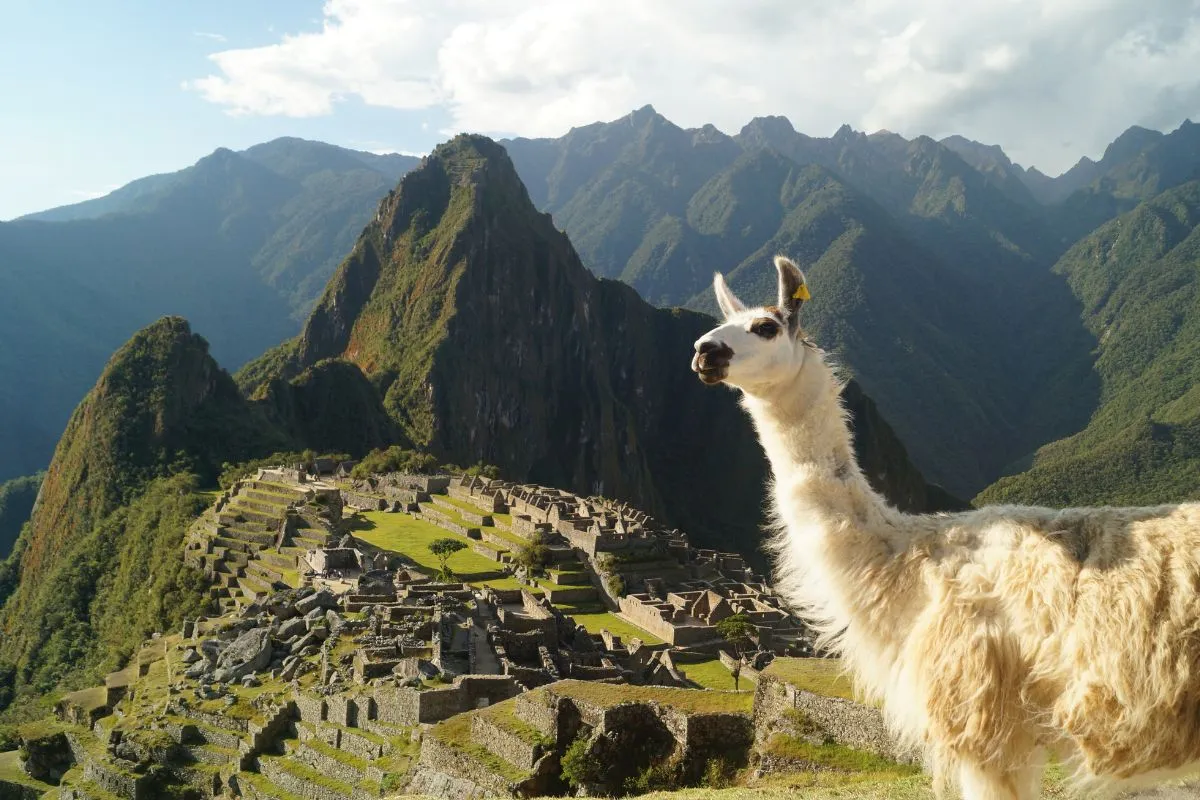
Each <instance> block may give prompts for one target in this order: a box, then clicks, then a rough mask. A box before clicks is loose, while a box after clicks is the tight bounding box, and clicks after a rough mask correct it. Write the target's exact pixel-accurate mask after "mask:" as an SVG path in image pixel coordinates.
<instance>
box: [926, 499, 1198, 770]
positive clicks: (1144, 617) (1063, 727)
mask: <svg viewBox="0 0 1200 800" xmlns="http://www.w3.org/2000/svg"><path fill="white" fill-rule="evenodd" d="M1010 510H1011V511H1015V512H1018V513H1015V514H1013V515H1012V516H1010V517H1008V518H1003V517H1002V516H999V515H997V516H996V517H993V514H994V511H992V510H989V509H983V510H980V511H979V512H976V513H977V514H978V515H979V516H978V517H977V518H976V522H978V523H980V525H979V526H978V527H975V528H974V535H975V536H976V537H977V541H976V544H977V545H978V546H977V547H976V548H975V549H974V551H973V555H972V557H971V558H970V559H969V560H968V561H967V562H965V563H964V564H963V565H962V568H961V569H959V570H956V571H955V572H956V574H955V575H954V577H953V587H950V586H947V587H946V591H947V600H948V603H947V607H946V608H943V609H942V610H941V612H940V613H941V614H942V615H943V619H942V622H941V623H940V624H939V627H940V632H939V633H938V634H937V635H936V640H937V641H940V642H943V643H944V642H956V643H960V644H958V645H956V646H955V647H953V648H951V649H957V650H959V652H954V653H943V654H942V655H941V656H940V657H939V661H940V662H941V663H942V665H943V667H945V666H947V665H948V664H949V662H951V661H955V660H957V661H959V662H960V663H961V664H962V667H960V668H958V672H959V673H960V674H959V675H958V676H957V679H956V678H955V677H954V676H953V675H949V676H945V677H942V678H931V680H933V681H937V682H942V685H943V688H944V690H945V691H947V692H949V693H950V694H951V695H952V696H960V697H959V699H962V700H965V701H966V702H967V703H968V705H973V706H974V710H975V711H976V712H977V713H981V714H984V715H985V716H990V715H999V716H998V717H993V723H992V724H990V725H986V726H983V727H984V728H986V729H988V730H990V731H992V733H994V734H996V735H998V736H1000V737H1009V738H1011V739H1012V740H1013V741H1018V742H1019V741H1021V740H1023V739H1027V738H1028V737H1030V736H1038V735H1039V734H1041V735H1049V734H1051V732H1052V731H1053V730H1055V729H1057V730H1058V731H1061V732H1064V733H1065V734H1066V736H1067V737H1069V739H1070V740H1071V743H1072V744H1073V746H1074V747H1075V748H1077V749H1078V751H1079V753H1080V755H1081V756H1082V759H1083V765H1084V767H1085V768H1086V769H1087V771H1089V772H1092V773H1094V774H1099V775H1105V776H1110V777H1121V778H1123V777H1129V776H1131V775H1133V774H1135V773H1138V772H1144V771H1147V770H1173V769H1177V768H1179V767H1181V766H1183V765H1185V764H1187V763H1189V762H1193V761H1196V760H1197V759H1200V503H1187V504H1180V505H1170V506H1158V507H1150V508H1096V509H1070V510H1065V511H1047V510H1045V509H1010ZM989 518H990V519H989ZM958 535H960V536H962V535H964V534H963V531H962V530H960V531H959V534H958ZM951 606H952V607H951ZM934 613H938V612H934ZM947 625H949V626H957V629H956V630H947V629H946V627H945V626H947ZM950 669H951V672H952V673H953V672H954V668H952V667H951V668H950ZM971 670H975V671H976V672H977V673H978V674H975V675H973V676H972V675H970V674H962V673H963V672H964V671H966V672H967V673H969V672H970V671H971ZM951 684H954V685H957V686H963V685H965V686H967V687H973V690H974V691H977V692H979V693H980V695H979V699H978V700H975V701H971V700H969V699H968V698H967V697H966V695H965V694H964V693H969V692H970V691H972V689H967V688H959V689H954V688H952V686H951ZM985 687H991V688H985ZM950 713H951V714H953V712H950ZM959 715H960V716H961V712H959ZM998 719H1015V720H1024V721H1025V722H1024V723H1022V724H1021V725H1015V724H1000V723H998V722H996V721H995V720H998ZM959 724H963V721H962V720H959ZM1039 729H1040V730H1039ZM964 730H965V728H964ZM988 746H990V747H992V748H1001V749H1002V748H1004V747H1005V745H1004V743H1003V742H1002V741H999V740H996V741H993V742H992V743H991V744H990V745H988Z"/></svg>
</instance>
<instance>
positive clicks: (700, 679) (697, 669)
mask: <svg viewBox="0 0 1200 800" xmlns="http://www.w3.org/2000/svg"><path fill="white" fill-rule="evenodd" d="M675 666H676V667H677V668H679V669H680V670H681V671H682V672H683V673H684V674H685V675H687V677H688V680H691V681H695V682H696V683H698V684H700V685H701V686H703V687H704V688H705V689H721V690H725V691H733V673H731V672H730V671H729V668H728V667H726V666H725V665H724V664H722V663H721V659H719V658H710V659H706V660H704V661H697V662H694V663H682V662H679V661H676V662H675ZM754 684H755V679H754V677H753V676H751V675H750V674H749V673H747V672H743V673H742V675H741V677H740V678H739V679H738V686H739V688H740V689H741V691H753V690H754Z"/></svg>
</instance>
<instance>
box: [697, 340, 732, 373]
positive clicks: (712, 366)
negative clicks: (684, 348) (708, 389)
mask: <svg viewBox="0 0 1200 800" xmlns="http://www.w3.org/2000/svg"><path fill="white" fill-rule="evenodd" d="M732 359H733V349H732V348H731V347H730V346H729V345H727V344H725V343H723V342H715V341H713V340H711V339H702V340H701V341H699V342H697V343H696V354H695V355H694V356H692V372H695V373H696V374H697V375H698V376H700V380H701V381H703V382H704V383H707V384H714V383H720V382H721V381H723V380H725V376H726V375H728V374H729V362H730V361H731V360H732Z"/></svg>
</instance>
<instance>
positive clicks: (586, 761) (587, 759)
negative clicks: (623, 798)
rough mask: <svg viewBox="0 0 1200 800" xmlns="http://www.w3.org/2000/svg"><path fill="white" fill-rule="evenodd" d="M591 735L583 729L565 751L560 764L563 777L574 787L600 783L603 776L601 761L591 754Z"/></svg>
mask: <svg viewBox="0 0 1200 800" xmlns="http://www.w3.org/2000/svg"><path fill="white" fill-rule="evenodd" d="M590 750H591V735H590V732H588V731H586V730H583V731H580V732H579V735H578V736H576V737H575V741H573V742H571V746H570V747H568V748H567V752H565V753H563V757H562V760H561V762H560V766H561V768H562V778H563V780H564V781H566V782H567V785H568V786H570V787H571V788H572V789H578V788H579V787H580V786H585V785H589V784H594V783H598V782H599V781H600V779H601V778H602V777H603V774H602V772H601V766H600V762H599V761H598V760H597V759H596V758H595V757H593V756H592V755H591V753H590V752H589V751H590Z"/></svg>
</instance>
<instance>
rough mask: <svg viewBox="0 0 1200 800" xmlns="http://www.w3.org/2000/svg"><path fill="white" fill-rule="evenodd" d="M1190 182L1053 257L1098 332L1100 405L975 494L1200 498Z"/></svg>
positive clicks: (1197, 281) (1198, 211)
mask: <svg viewBox="0 0 1200 800" xmlns="http://www.w3.org/2000/svg"><path fill="white" fill-rule="evenodd" d="M1197 263H1200V181H1191V182H1189V183H1186V184H1183V185H1182V186H1179V187H1178V188H1176V189H1172V190H1170V191H1167V192H1164V193H1163V194H1161V195H1159V196H1158V197H1155V198H1154V199H1152V200H1149V201H1147V202H1145V203H1143V204H1142V205H1140V206H1138V207H1137V208H1136V209H1135V210H1133V211H1131V212H1129V213H1128V214H1126V215H1124V216H1122V217H1120V218H1119V219H1116V220H1113V221H1112V222H1110V223H1108V224H1107V225H1104V226H1103V227H1101V228H1100V229H1098V230H1097V231H1096V232H1095V233H1093V234H1092V235H1090V236H1088V237H1087V238H1085V239H1083V240H1082V241H1080V242H1079V243H1078V244H1076V245H1075V246H1074V247H1072V248H1071V249H1070V250H1069V251H1068V252H1067V253H1066V255H1064V256H1063V257H1062V259H1061V260H1060V261H1059V262H1058V264H1057V265H1056V266H1055V268H1054V269H1055V272H1056V273H1057V274H1061V275H1063V276H1065V277H1066V279H1067V280H1068V281H1069V282H1070V285H1071V288H1072V290H1073V291H1074V292H1075V294H1076V295H1077V296H1078V297H1079V300H1080V302H1081V303H1082V305H1083V320H1084V322H1085V323H1086V325H1087V327H1088V329H1089V330H1090V331H1091V332H1092V333H1093V335H1095V337H1096V338H1097V340H1098V341H1099V345H1098V351H1097V358H1096V362H1095V370H1096V374H1097V375H1098V376H1099V379H1100V381H1101V384H1102V395H1101V400H1102V402H1101V404H1100V407H1099V408H1098V409H1097V410H1096V413H1095V414H1094V415H1093V416H1092V418H1091V421H1090V422H1089V423H1088V425H1087V427H1086V428H1084V429H1083V430H1082V431H1080V432H1079V433H1077V434H1075V435H1074V436H1071V437H1068V438H1066V439H1062V440H1059V441H1056V442H1053V443H1051V444H1049V445H1046V446H1045V447H1043V448H1041V449H1040V450H1038V451H1037V453H1036V454H1035V455H1034V457H1033V459H1032V465H1031V466H1030V469H1029V470H1028V471H1027V472H1024V473H1021V474H1019V475H1015V476H1012V477H1007V478H1002V479H1001V480H999V481H997V482H996V483H995V484H994V485H993V486H991V487H989V488H988V489H987V490H986V491H984V492H982V493H981V494H980V495H979V498H978V501H979V502H981V503H999V502H1023V503H1037V504H1045V505H1050V506H1070V505H1100V504H1110V505H1151V504H1155V503H1162V502H1171V501H1180V500H1194V499H1198V498H1200V390H1198V389H1197V388H1196V387H1197V385H1198V384H1200V273H1197V270H1196V265H1197Z"/></svg>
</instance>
